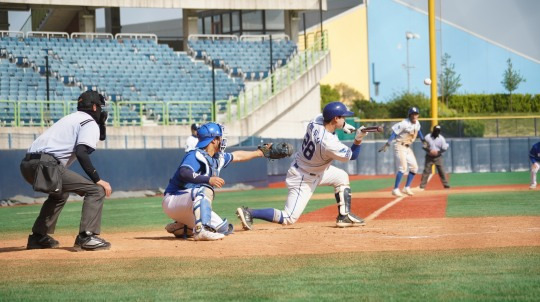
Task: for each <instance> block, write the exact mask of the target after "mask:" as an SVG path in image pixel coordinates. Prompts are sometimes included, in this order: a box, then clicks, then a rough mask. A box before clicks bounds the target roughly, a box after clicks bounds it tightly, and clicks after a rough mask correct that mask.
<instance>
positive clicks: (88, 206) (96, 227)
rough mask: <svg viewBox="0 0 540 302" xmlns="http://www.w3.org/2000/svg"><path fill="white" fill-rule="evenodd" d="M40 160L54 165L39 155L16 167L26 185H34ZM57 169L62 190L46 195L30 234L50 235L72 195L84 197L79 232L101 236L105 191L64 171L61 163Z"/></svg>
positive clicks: (48, 159)
mask: <svg viewBox="0 0 540 302" xmlns="http://www.w3.org/2000/svg"><path fill="white" fill-rule="evenodd" d="M40 161H46V162H56V163H58V161H57V160H56V159H55V158H54V157H52V156H50V155H48V154H42V155H41V158H40V159H29V158H28V157H25V158H24V159H23V160H22V162H21V166H20V168H21V174H22V176H23V177H24V179H25V180H26V181H27V182H28V183H29V184H33V183H34V175H35V171H36V168H37V165H38V163H39V162H40ZM58 168H59V169H60V173H61V175H62V191H61V192H58V193H52V194H49V198H47V200H45V203H43V206H42V207H41V211H40V212H39V216H38V217H37V219H36V222H35V223H34V226H33V227H32V232H34V233H36V234H42V235H46V234H54V229H55V227H56V222H57V221H58V216H60V212H61V211H62V208H63V207H64V205H65V204H66V201H67V199H68V197H69V193H70V192H73V193H76V194H78V195H80V196H84V201H83V206H82V213H81V224H80V226H79V232H84V231H89V232H92V233H94V234H99V233H101V212H102V209H103V200H104V199H105V190H104V189H103V187H102V186H100V185H97V184H95V183H93V182H92V181H90V180H89V179H86V178H84V177H83V176H81V175H79V174H77V173H75V172H73V171H70V170H68V169H66V168H65V167H64V166H62V165H61V164H58Z"/></svg>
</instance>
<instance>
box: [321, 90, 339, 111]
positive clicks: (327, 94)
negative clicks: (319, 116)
mask: <svg viewBox="0 0 540 302" xmlns="http://www.w3.org/2000/svg"><path fill="white" fill-rule="evenodd" d="M340 100H341V96H340V95H339V92H338V91H337V90H336V89H334V88H332V87H331V86H330V85H321V110H322V109H323V108H324V106H326V104H328V103H331V102H335V101H340Z"/></svg>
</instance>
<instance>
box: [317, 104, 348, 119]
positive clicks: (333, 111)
mask: <svg viewBox="0 0 540 302" xmlns="http://www.w3.org/2000/svg"><path fill="white" fill-rule="evenodd" d="M322 115H323V118H324V121H326V122H327V121H330V120H332V119H333V118H334V117H336V116H353V115H354V113H353V112H352V111H349V109H347V106H345V104H343V103H342V102H332V103H328V104H327V105H326V106H324V109H323V113H322Z"/></svg>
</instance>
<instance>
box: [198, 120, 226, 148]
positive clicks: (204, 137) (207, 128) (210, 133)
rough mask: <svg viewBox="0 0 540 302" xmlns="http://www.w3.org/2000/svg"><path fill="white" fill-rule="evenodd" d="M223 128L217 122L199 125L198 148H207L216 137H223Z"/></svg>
mask: <svg viewBox="0 0 540 302" xmlns="http://www.w3.org/2000/svg"><path fill="white" fill-rule="evenodd" d="M222 136H223V130H222V129H221V125H220V124H216V123H207V124H204V125H202V126H201V127H199V129H198V130H197V138H198V139H199V142H198V143H197V146H196V147H197V148H205V147H206V146H208V144H210V142H211V141H212V140H213V139H214V138H215V137H222Z"/></svg>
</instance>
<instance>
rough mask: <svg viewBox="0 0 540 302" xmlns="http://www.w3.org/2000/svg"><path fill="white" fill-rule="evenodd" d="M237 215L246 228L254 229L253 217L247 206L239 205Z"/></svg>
mask: <svg viewBox="0 0 540 302" xmlns="http://www.w3.org/2000/svg"><path fill="white" fill-rule="evenodd" d="M236 216H238V219H240V221H241V222H242V227H243V228H244V230H246V231H250V230H252V229H253V217H252V216H251V212H249V209H248V208H247V207H239V208H238V209H236Z"/></svg>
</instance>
